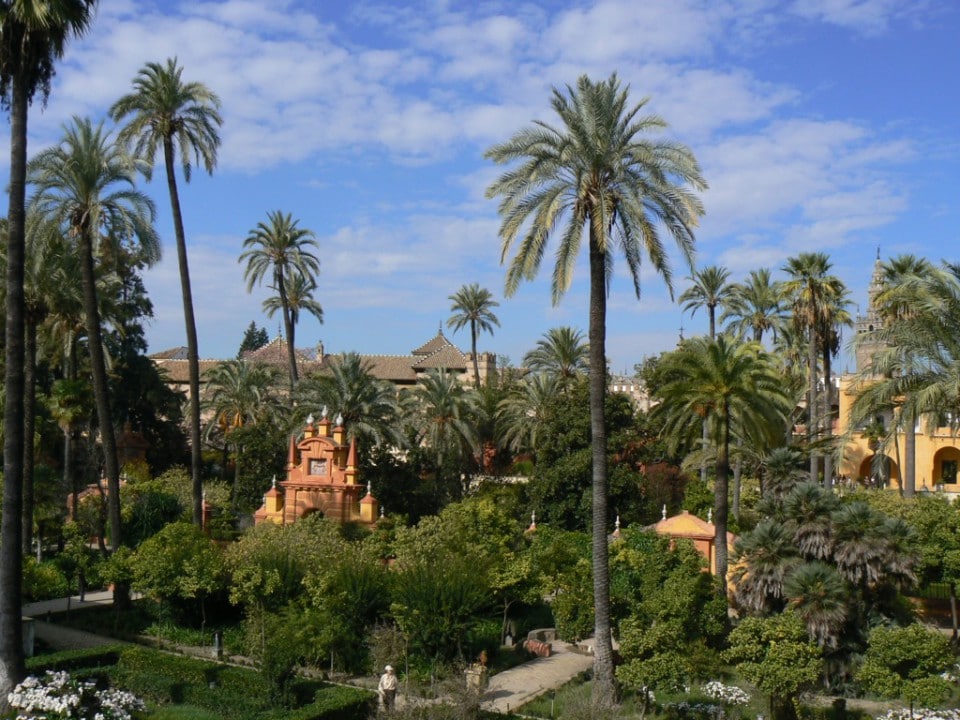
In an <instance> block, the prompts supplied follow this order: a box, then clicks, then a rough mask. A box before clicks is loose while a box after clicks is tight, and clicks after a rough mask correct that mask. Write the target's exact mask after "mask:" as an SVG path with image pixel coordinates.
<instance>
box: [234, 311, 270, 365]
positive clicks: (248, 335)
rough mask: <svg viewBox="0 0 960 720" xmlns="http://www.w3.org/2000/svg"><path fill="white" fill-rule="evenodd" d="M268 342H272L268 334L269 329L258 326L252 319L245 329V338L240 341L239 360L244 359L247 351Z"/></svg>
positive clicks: (251, 350) (257, 348) (258, 347)
mask: <svg viewBox="0 0 960 720" xmlns="http://www.w3.org/2000/svg"><path fill="white" fill-rule="evenodd" d="M268 342H270V336H269V335H267V329H266V328H262V327H257V323H256V322H254V321H253V320H251V321H250V324H249V325H248V326H247V329H246V330H244V331H243V340H241V341H240V349H239V350H238V351H237V360H242V359H243V356H244V355H245V354H246V353H248V352H253V351H254V350H259V349H260V348H262V347H263V346H264V345H266V344H267V343H268Z"/></svg>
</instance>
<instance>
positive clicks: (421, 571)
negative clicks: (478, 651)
mask: <svg viewBox="0 0 960 720" xmlns="http://www.w3.org/2000/svg"><path fill="white" fill-rule="evenodd" d="M490 611H491V597H490V592H489V589H488V588H487V585H486V583H485V582H484V580H483V575H482V574H480V573H477V572H476V568H475V565H474V563H473V562H472V561H471V559H470V558H452V557H449V556H446V557H441V558H421V559H420V560H419V561H418V562H416V563H415V564H413V565H410V566H405V567H404V568H403V569H402V570H400V571H399V572H398V573H397V575H396V578H395V581H394V592H393V602H392V604H391V606H390V612H391V614H392V615H393V617H394V618H395V619H396V621H397V625H398V626H399V627H400V629H401V630H402V631H403V633H404V635H405V636H406V637H407V639H408V641H409V643H410V647H411V649H412V650H414V652H417V653H419V654H421V655H422V656H423V657H425V658H427V659H429V660H431V661H433V662H442V661H447V660H453V659H455V658H456V659H459V660H461V661H462V660H463V659H464V658H465V657H467V656H466V655H465V649H466V640H467V635H468V633H469V631H470V629H471V628H473V627H474V626H476V624H477V623H478V622H480V621H481V619H482V617H483V616H484V615H485V614H489V613H490Z"/></svg>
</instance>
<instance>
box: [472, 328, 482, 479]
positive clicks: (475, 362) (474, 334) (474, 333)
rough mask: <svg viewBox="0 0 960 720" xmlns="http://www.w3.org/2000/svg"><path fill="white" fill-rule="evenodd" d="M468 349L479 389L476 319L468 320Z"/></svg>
mask: <svg viewBox="0 0 960 720" xmlns="http://www.w3.org/2000/svg"><path fill="white" fill-rule="evenodd" d="M470 349H471V350H472V351H473V386H474V387H475V388H476V389H477V390H479V389H480V362H479V360H478V359H477V321H476V320H471V321H470ZM481 462H482V460H481Z"/></svg>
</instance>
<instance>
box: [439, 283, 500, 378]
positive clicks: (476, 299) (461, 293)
mask: <svg viewBox="0 0 960 720" xmlns="http://www.w3.org/2000/svg"><path fill="white" fill-rule="evenodd" d="M449 300H451V301H452V302H453V304H452V305H451V306H450V312H452V313H453V315H451V316H450V319H449V320H447V327H450V328H453V329H454V331H457V330H459V329H460V328H462V327H463V326H464V325H469V326H470V348H471V351H472V352H473V383H474V387H476V388H479V387H480V365H479V361H478V358H477V339H478V337H479V335H480V333H481V332H487V333H490V334H491V335H493V326H494V325H496V326H497V327H500V320H499V319H498V318H497V316H496V315H494V314H493V308H495V307H498V306H499V305H500V303H498V302H497V301H496V300H494V299H493V295H491V294H490V291H489V290H487V289H486V288H482V287H480V285H478V284H477V283H472V284H471V285H464V286H463V287H462V288H460V289H459V290H457V292H456V293H454V294H453V295H451V296H450V297H449Z"/></svg>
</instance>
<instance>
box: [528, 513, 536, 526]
mask: <svg viewBox="0 0 960 720" xmlns="http://www.w3.org/2000/svg"><path fill="white" fill-rule="evenodd" d="M530 524H531V525H536V524H537V513H536V511H534V512H532V513H530Z"/></svg>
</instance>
